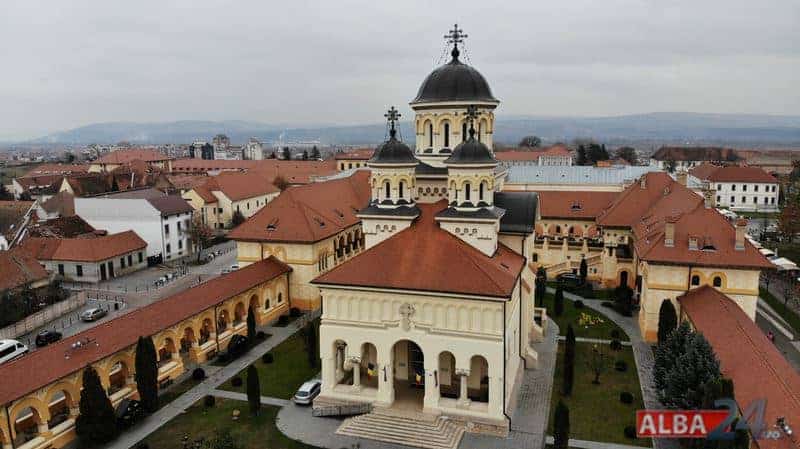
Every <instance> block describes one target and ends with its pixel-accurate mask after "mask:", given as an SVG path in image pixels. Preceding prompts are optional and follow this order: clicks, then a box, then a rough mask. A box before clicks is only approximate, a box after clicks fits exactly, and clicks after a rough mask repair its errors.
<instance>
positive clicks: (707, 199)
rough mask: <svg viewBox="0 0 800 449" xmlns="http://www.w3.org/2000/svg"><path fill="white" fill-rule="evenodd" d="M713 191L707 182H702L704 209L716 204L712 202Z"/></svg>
mask: <svg viewBox="0 0 800 449" xmlns="http://www.w3.org/2000/svg"><path fill="white" fill-rule="evenodd" d="M715 202H716V201H714V191H713V190H711V186H710V185H709V183H708V182H704V183H703V204H704V206H705V208H706V209H711V208H712V207H714V206H716V204H714V203H715Z"/></svg>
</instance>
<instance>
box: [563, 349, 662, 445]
mask: <svg viewBox="0 0 800 449" xmlns="http://www.w3.org/2000/svg"><path fill="white" fill-rule="evenodd" d="M592 347H593V345H592V344H591V343H580V342H578V343H577V344H576V348H575V381H574V384H573V387H572V395H571V396H570V397H563V396H562V395H561V384H562V375H563V374H562V364H563V358H564V344H563V343H560V344H559V345H558V362H557V365H556V374H555V379H554V380H553V394H552V396H551V398H550V420H549V423H550V424H549V428H548V433H549V434H550V435H552V434H553V421H554V417H553V413H554V412H555V408H556V405H557V404H558V401H559V400H563V401H564V403H565V404H566V405H567V407H569V421H570V434H569V436H570V438H575V439H580V440H588V441H601V442H604V443H619V444H631V445H637V446H650V440H649V439H647V440H630V439H628V438H626V437H625V434H624V433H623V432H624V429H625V427H626V426H629V425H635V424H636V410H640V409H643V408H644V404H643V402H642V392H641V388H640V387H639V376H638V375H637V373H636V363H635V361H634V358H633V350H631V348H628V347H623V348H622V350H621V351H612V350H610V349H609V347H608V346H607V345H601V348H602V351H603V353H604V354H606V355H607V356H608V369H607V370H606V372H605V373H603V374H602V375H601V376H600V384H599V385H595V384H592V380H593V378H594V374H593V373H592V372H591V370H590V369H589V366H588V360H589V357H590V356H591V353H592ZM617 360H624V361H625V363H627V364H628V370H627V371H625V372H620V371H617V370H615V369H614V363H615V362H616V361H617ZM623 391H627V392H629V393H631V394H633V398H634V399H633V403H632V404H623V403H622V402H620V400H619V394H620V393H622V392H623Z"/></svg>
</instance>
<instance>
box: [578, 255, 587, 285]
mask: <svg viewBox="0 0 800 449" xmlns="http://www.w3.org/2000/svg"><path fill="white" fill-rule="evenodd" d="M579 272H580V275H581V284H585V283H586V278H587V277H588V276H589V264H588V263H586V258H583V259H581V267H580V270H579Z"/></svg>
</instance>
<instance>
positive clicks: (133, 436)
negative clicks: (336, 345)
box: [105, 312, 319, 449]
mask: <svg viewBox="0 0 800 449" xmlns="http://www.w3.org/2000/svg"><path fill="white" fill-rule="evenodd" d="M317 315H319V312H316V313H314V314H312V315H311V318H315V317H316V316H317ZM303 321H304V320H295V321H294V322H292V323H291V324H289V325H288V326H286V327H273V326H266V327H261V328H259V329H262V330H264V331H265V332H267V333H268V334H271V337H269V338H267V339H266V340H264V341H263V342H261V343H260V344H258V345H256V346H255V347H253V348H252V349H251V350H250V351H248V352H247V353H246V354H245V355H243V356H242V357H241V358H239V359H237V360H235V361H233V362H231V363H230V364H229V365H227V366H225V367H223V368H221V369H219V370H217V371H216V372H214V373H213V374H211V375H210V376H209V377H208V378H206V380H204V381H203V382H202V383H200V384H199V385H197V386H196V387H194V388H192V389H191V390H189V391H187V392H186V393H184V394H183V395H181V396H179V397H178V398H176V399H175V400H174V401H172V402H170V403H169V404H167V405H165V406H164V407H162V408H161V409H160V410H158V411H157V412H155V413H153V414H152V415H150V416H148V417H146V418H145V419H143V420H142V421H141V422H140V423H138V424H137V425H135V426H134V427H133V428H131V429H128V430H126V431H125V432H123V433H122V434H120V436H119V438H117V439H116V440H114V441H113V442H112V443H110V444H108V445H106V446H105V449H129V448H132V447H134V446H135V445H136V443H138V442H139V441H141V440H143V439H144V438H146V437H147V436H148V435H150V434H151V433H153V432H155V431H156V430H158V429H159V428H160V427H161V426H163V425H164V424H166V423H168V422H169V421H170V420H171V419H173V418H175V417H176V416H178V415H179V414H181V413H183V411H184V410H186V409H187V408H188V407H189V406H191V405H192V404H194V403H195V402H197V401H199V400H200V399H202V398H204V397H205V396H207V395H210V394H211V395H214V394H216V392H217V391H218V390H217V387H219V386H220V385H222V383H224V382H225V381H226V380H228V379H229V378H231V377H233V376H235V375H236V374H238V373H239V371H241V370H243V369H245V368H247V367H248V366H249V365H250V364H252V363H253V362H255V361H256V360H258V359H259V357H261V355H262V354H264V353H265V352H267V351H269V350H271V349H272V348H274V347H275V346H277V345H279V344H281V343H282V342H283V341H284V340H286V339H287V338H289V337H291V336H292V335H293V334H294V333H295V332H297V331H298V330H299V325H300V324H301V323H302V322H303ZM245 400H246V398H245Z"/></svg>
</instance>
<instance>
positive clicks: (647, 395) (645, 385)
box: [547, 288, 680, 449]
mask: <svg viewBox="0 0 800 449" xmlns="http://www.w3.org/2000/svg"><path fill="white" fill-rule="evenodd" d="M547 290H548V292H550V293H554V292H555V289H551V288H548V289H547ZM564 298H566V299H569V300H571V301H576V300H581V301H583V303H584V305H585V306H586V307H589V308H590V309H593V310H596V311H598V312H600V313H602V314H603V315H605V316H607V317H608V318H609V319H610V320H611V321H613V322H614V323H615V324H616V325H617V326H619V327H620V328H622V330H623V331H625V333H626V334H628V337H629V338H630V343H631V348H632V349H633V357H634V359H635V360H636V370H637V372H638V373H639V385H640V386H641V388H642V399H643V401H644V406H645V408H647V409H663V408H665V407H664V405H663V404H661V402H660V401H659V400H658V396H657V394H656V390H655V383H654V381H653V365H654V363H655V360H654V357H653V349H652V348H651V347H650V344H649V343H647V342H645V341H644V339H643V338H642V333H641V332H640V331H639V324H638V323H637V321H636V317H635V316H633V317H626V316H622V315H620V314H618V313H617V312H616V311H614V310H613V309H609V308H607V307H603V306H602V305H601V303H602V301H600V300H594V299H586V298H583V297H581V296H578V295H575V294H572V293H568V292H564ZM597 444H602V443H597ZM570 445H572V444H571V443H570ZM653 447H654V448H655V449H676V448H679V447H680V446H679V445H678V441H676V440H666V439H654V440H653Z"/></svg>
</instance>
